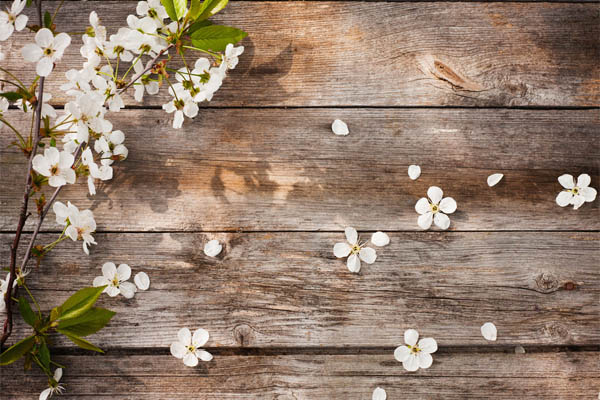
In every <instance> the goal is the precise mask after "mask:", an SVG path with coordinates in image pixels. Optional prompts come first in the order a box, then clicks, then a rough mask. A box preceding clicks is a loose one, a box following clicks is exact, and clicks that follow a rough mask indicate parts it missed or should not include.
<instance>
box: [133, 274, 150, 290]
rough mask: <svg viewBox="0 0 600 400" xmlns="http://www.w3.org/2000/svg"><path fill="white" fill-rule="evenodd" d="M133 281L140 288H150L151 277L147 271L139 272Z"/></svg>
mask: <svg viewBox="0 0 600 400" xmlns="http://www.w3.org/2000/svg"><path fill="white" fill-rule="evenodd" d="M133 281H134V282H135V286H137V288H138V289H140V290H148V288H149V287H150V278H149V277H148V274H147V273H145V272H138V273H137V274H135V277H134V278H133Z"/></svg>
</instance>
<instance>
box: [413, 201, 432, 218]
mask: <svg viewBox="0 0 600 400" xmlns="http://www.w3.org/2000/svg"><path fill="white" fill-rule="evenodd" d="M415 211H416V212H418V213H419V214H421V215H423V214H425V213H426V212H428V211H431V207H430V206H429V200H427V198H425V197H421V198H420V199H419V201H417V204H415Z"/></svg>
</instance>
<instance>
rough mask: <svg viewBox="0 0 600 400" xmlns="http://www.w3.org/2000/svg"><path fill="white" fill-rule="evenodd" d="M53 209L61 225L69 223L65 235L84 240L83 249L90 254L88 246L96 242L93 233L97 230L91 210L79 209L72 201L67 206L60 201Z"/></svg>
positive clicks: (74, 239) (75, 239)
mask: <svg viewBox="0 0 600 400" xmlns="http://www.w3.org/2000/svg"><path fill="white" fill-rule="evenodd" d="M52 210H54V214H56V222H57V223H59V224H60V225H67V228H66V229H65V235H67V236H68V237H69V238H71V240H73V241H74V242H76V241H77V240H83V251H84V252H85V254H88V255H89V254H90V252H89V250H88V246H89V245H90V244H96V241H95V240H94V238H93V236H92V233H94V232H95V231H96V221H95V220H94V214H93V213H92V211H91V210H83V211H79V209H78V208H77V207H75V206H74V205H73V204H71V202H68V205H67V206H65V205H64V204H63V203H61V202H60V201H57V202H55V203H54V204H53V205H52Z"/></svg>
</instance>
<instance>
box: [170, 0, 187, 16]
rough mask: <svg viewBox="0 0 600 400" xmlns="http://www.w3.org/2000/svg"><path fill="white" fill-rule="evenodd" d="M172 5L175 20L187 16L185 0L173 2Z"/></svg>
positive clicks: (174, 0)
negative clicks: (175, 16) (175, 15)
mask: <svg viewBox="0 0 600 400" xmlns="http://www.w3.org/2000/svg"><path fill="white" fill-rule="evenodd" d="M173 5H174V6H175V14H177V19H181V18H183V17H185V14H187V10H188V9H187V0H173Z"/></svg>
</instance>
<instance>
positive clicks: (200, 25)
mask: <svg viewBox="0 0 600 400" xmlns="http://www.w3.org/2000/svg"><path fill="white" fill-rule="evenodd" d="M209 25H212V22H210V21H209V20H204V21H196V22H194V23H193V24H191V25H190V26H189V27H188V29H187V31H188V35H191V34H192V33H194V32H196V31H197V30H198V29H200V28H204V27H205V26H209Z"/></svg>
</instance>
